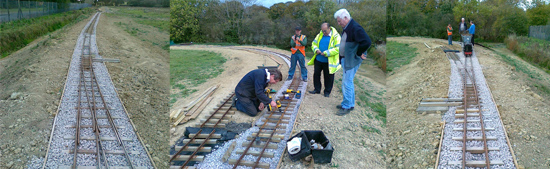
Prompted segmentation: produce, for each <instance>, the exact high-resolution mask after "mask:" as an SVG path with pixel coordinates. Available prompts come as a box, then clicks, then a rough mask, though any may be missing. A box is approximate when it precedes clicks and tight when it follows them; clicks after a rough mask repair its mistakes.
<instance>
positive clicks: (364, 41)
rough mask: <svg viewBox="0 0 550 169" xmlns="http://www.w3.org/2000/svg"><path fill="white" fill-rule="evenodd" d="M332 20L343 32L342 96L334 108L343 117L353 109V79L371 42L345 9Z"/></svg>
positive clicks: (341, 47)
mask: <svg viewBox="0 0 550 169" xmlns="http://www.w3.org/2000/svg"><path fill="white" fill-rule="evenodd" d="M334 18H335V19H336V21H337V22H338V25H340V26H341V27H342V28H344V31H343V33H342V38H341V41H340V50H339V54H340V58H342V59H341V60H340V63H341V64H342V66H343V67H344V71H343V73H344V74H343V76H342V94H343V95H344V98H343V101H342V103H341V105H338V106H336V108H338V109H339V110H338V113H337V114H336V115H338V116H343V115H346V114H348V113H350V111H351V110H353V108H354V107H355V88H354V84H353V78H354V77H355V73H357V70H358V69H359V66H361V62H362V61H363V60H364V59H366V58H367V55H366V53H367V49H369V47H370V45H371V40H370V37H369V35H367V32H365V29H363V27H362V26H361V25H359V24H358V23H357V22H355V20H353V19H352V18H351V16H350V14H349V12H348V10H346V9H340V10H338V11H336V13H334Z"/></svg>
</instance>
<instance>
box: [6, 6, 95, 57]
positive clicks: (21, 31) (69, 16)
mask: <svg viewBox="0 0 550 169" xmlns="http://www.w3.org/2000/svg"><path fill="white" fill-rule="evenodd" d="M92 12H93V9H90V8H84V9H81V10H75V11H69V12H63V13H58V14H53V15H47V16H41V17H36V18H31V19H22V20H17V21H11V22H4V23H2V24H0V30H2V31H1V32H0V39H2V41H1V42H0V52H1V53H2V55H1V57H2V58H3V57H6V56H8V55H9V54H10V53H11V52H14V51H17V50H19V49H21V48H23V47H25V46H26V45H27V44H29V43H31V42H32V41H34V40H35V39H37V38H39V37H41V36H43V35H46V34H48V33H50V32H53V31H55V30H57V29H60V28H62V27H64V26H65V25H67V24H70V23H75V22H76V21H80V20H82V19H84V18H86V17H88V16H89V14H91V13H92Z"/></svg>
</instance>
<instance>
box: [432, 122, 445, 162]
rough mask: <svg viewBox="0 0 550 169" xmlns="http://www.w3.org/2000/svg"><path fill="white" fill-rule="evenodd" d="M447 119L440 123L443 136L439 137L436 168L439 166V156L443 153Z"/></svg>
mask: <svg viewBox="0 0 550 169" xmlns="http://www.w3.org/2000/svg"><path fill="white" fill-rule="evenodd" d="M445 123H446V122H445V121H442V122H439V124H441V137H439V138H440V139H439V145H438V146H437V157H436V159H435V167H434V168H437V166H439V156H440V154H441V144H443V136H444V134H445Z"/></svg>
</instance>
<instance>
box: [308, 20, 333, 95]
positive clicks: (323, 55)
mask: <svg viewBox="0 0 550 169" xmlns="http://www.w3.org/2000/svg"><path fill="white" fill-rule="evenodd" d="M311 48H312V50H313V52H315V54H314V55H313V58H311V60H309V62H308V63H307V65H315V67H314V73H313V85H314V86H315V89H314V90H313V91H309V93H311V94H317V93H321V71H322V72H323V78H324V79H325V80H324V84H325V90H324V96H325V97H329V96H330V92H331V91H332V86H333V84H334V73H335V72H336V71H338V70H339V69H340V67H341V66H340V63H339V59H340V56H339V53H338V51H339V50H340V49H339V48H340V34H339V33H338V31H336V29H335V28H334V27H332V26H330V25H329V24H328V23H326V22H325V23H323V24H321V32H319V34H317V36H316V37H315V40H313V42H312V43H311Z"/></svg>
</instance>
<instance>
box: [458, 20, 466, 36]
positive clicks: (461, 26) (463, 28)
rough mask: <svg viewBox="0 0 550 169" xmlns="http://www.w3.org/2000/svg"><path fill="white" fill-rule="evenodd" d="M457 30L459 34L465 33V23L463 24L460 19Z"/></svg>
mask: <svg viewBox="0 0 550 169" xmlns="http://www.w3.org/2000/svg"><path fill="white" fill-rule="evenodd" d="M459 28H460V29H459V30H460V34H464V32H465V31H466V28H467V27H466V22H464V18H462V22H460V25H459Z"/></svg>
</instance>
